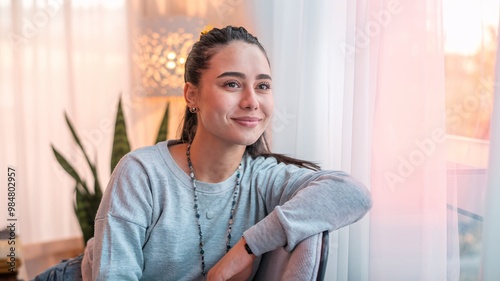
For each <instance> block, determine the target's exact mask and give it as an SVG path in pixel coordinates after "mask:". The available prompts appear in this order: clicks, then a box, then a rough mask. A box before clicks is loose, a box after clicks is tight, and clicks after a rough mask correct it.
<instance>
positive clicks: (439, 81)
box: [253, 0, 458, 280]
mask: <svg viewBox="0 0 500 281" xmlns="http://www.w3.org/2000/svg"><path fill="white" fill-rule="evenodd" d="M266 3H267V2H264V1H256V2H253V4H254V5H253V12H254V13H255V16H256V22H257V23H258V25H257V27H258V28H257V30H258V35H259V36H261V38H264V40H265V41H264V43H265V44H266V46H267V47H268V49H269V50H270V56H271V60H272V67H273V79H274V83H273V85H274V89H275V90H274V92H275V97H276V105H277V106H276V112H275V114H276V116H275V122H274V123H273V125H274V127H273V129H272V133H273V142H272V143H273V148H274V149H275V150H277V151H279V152H285V153H291V154H293V155H294V156H297V157H301V158H306V159H313V160H316V161H319V162H320V163H321V164H322V165H323V167H324V168H330V169H342V170H346V171H349V172H351V173H352V174H353V175H354V176H356V177H357V178H359V179H360V180H361V181H362V182H364V183H365V184H367V186H369V187H370V189H371V191H372V194H373V199H374V207H373V209H372V211H371V213H370V215H369V217H367V218H365V219H363V220H362V221H361V222H359V223H357V224H355V225H353V226H351V227H348V228H345V229H342V230H340V231H338V232H336V233H334V235H333V236H332V241H331V245H332V247H331V255H330V260H329V268H328V270H327V274H328V275H327V278H326V280H447V278H449V280H456V278H457V275H456V269H455V270H454V269H453V266H452V269H451V270H450V273H448V264H447V263H448V260H454V258H455V259H456V256H457V254H458V253H457V251H456V250H454V249H456V242H457V240H456V239H455V240H454V241H455V244H453V243H450V245H451V247H448V243H447V242H448V240H449V239H448V235H456V229H452V232H454V233H451V234H448V232H447V217H446V212H447V209H446V208H447V197H446V195H447V193H446V191H447V188H446V155H445V147H444V142H445V140H446V136H445V119H444V116H445V107H444V98H445V96H444V94H445V93H444V64H443V62H444V57H443V48H442V28H441V5H440V1H403V0H402V1H395V0H394V1H383V0H371V1H370V0H368V1H314V2H312V1H273V2H272V3H273V4H272V5H269V4H267V5H266ZM264 7H265V9H264Z"/></svg>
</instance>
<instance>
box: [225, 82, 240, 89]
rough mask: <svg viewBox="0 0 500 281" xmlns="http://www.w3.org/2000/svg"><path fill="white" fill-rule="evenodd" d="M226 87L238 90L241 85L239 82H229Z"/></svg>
mask: <svg viewBox="0 0 500 281" xmlns="http://www.w3.org/2000/svg"><path fill="white" fill-rule="evenodd" d="M224 86H226V87H229V88H238V87H239V86H240V85H239V84H238V83H237V82H234V81H229V82H226V83H224Z"/></svg>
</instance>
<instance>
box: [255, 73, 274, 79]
mask: <svg viewBox="0 0 500 281" xmlns="http://www.w3.org/2000/svg"><path fill="white" fill-rule="evenodd" d="M260 79H269V80H273V79H271V76H270V75H268V74H259V75H257V80H260Z"/></svg>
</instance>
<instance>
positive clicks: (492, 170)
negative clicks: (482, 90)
mask: <svg viewBox="0 0 500 281" xmlns="http://www.w3.org/2000/svg"><path fill="white" fill-rule="evenodd" d="M499 27H500V23H499ZM498 30H500V28H499V29H498ZM497 40H498V41H497V48H498V46H500V37H497ZM494 81H495V82H494V94H495V96H496V98H494V105H493V113H492V115H491V129H490V153H489V164H488V169H489V173H488V179H487V191H486V206H485V218H484V224H483V233H484V234H483V255H482V267H483V273H482V280H484V281H494V280H498V278H499V277H500V267H499V266H498V261H499V260H500V240H499V239H498V237H500V223H499V222H498V218H499V217H500V204H498V202H500V173H498V171H500V98H499V97H500V56H499V55H498V51H497V56H496V67H495V80H494Z"/></svg>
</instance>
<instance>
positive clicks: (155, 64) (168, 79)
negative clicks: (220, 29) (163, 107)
mask: <svg viewBox="0 0 500 281" xmlns="http://www.w3.org/2000/svg"><path fill="white" fill-rule="evenodd" d="M203 26H204V25H203V23H202V22H201V20H195V19H190V18H170V19H167V20H165V19H157V20H154V21H151V20H150V21H144V23H143V27H142V28H141V34H139V36H137V38H136V40H135V49H134V55H133V60H134V62H135V72H136V75H137V76H138V77H140V79H139V83H140V86H141V87H142V88H143V89H144V93H145V94H146V95H147V96H173V95H182V88H183V87H184V64H185V63H186V57H187V55H188V53H189V51H190V50H191V47H192V46H193V44H194V42H195V41H196V40H197V39H198V38H197V36H198V34H200V31H201V30H202V29H203Z"/></svg>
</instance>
